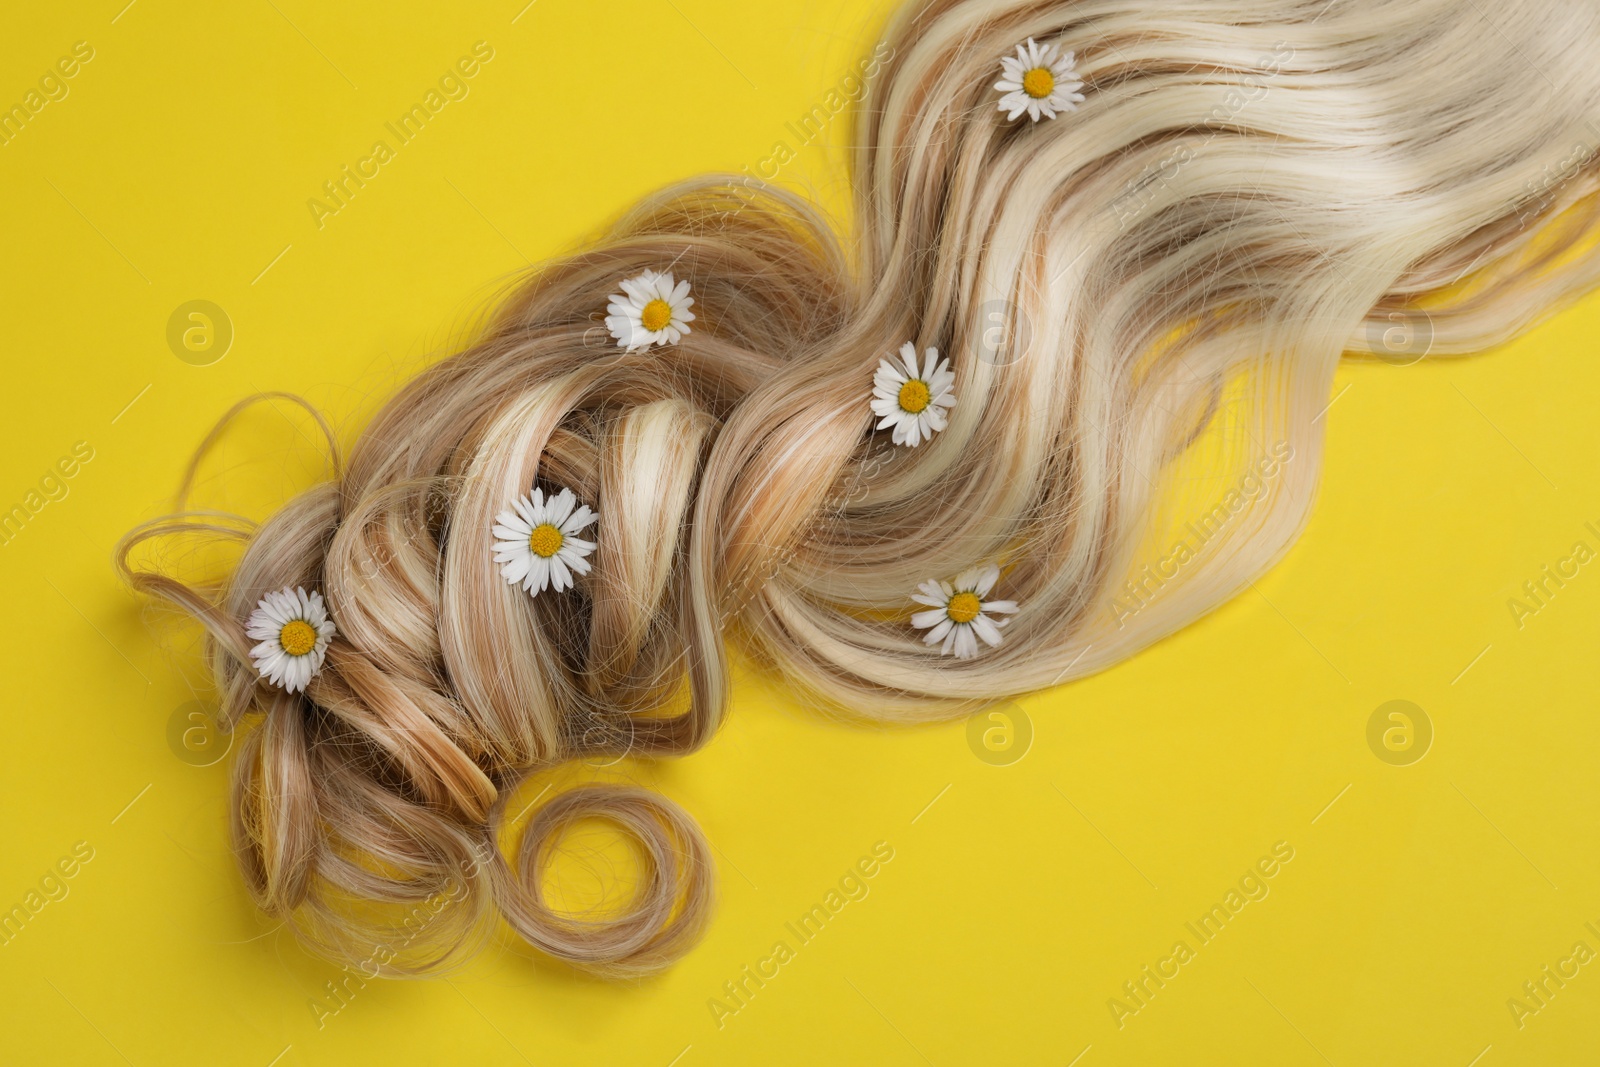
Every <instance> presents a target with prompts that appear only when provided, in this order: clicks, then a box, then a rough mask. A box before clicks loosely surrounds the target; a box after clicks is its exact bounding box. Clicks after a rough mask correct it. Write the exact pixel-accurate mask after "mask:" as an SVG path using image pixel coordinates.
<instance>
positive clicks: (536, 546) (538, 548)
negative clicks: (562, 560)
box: [528, 522, 565, 559]
mask: <svg viewBox="0 0 1600 1067" xmlns="http://www.w3.org/2000/svg"><path fill="white" fill-rule="evenodd" d="M563 540H565V538H563V537H562V536H561V531H560V530H558V529H556V528H555V527H554V526H552V525H550V524H549V523H548V522H542V523H540V524H539V525H538V526H535V527H534V528H533V532H532V533H531V534H529V535H528V551H530V552H532V553H533V554H534V555H536V556H543V557H544V558H545V559H549V558H550V557H551V556H553V555H555V554H556V552H557V550H559V549H560V548H561V542H562V541H563Z"/></svg>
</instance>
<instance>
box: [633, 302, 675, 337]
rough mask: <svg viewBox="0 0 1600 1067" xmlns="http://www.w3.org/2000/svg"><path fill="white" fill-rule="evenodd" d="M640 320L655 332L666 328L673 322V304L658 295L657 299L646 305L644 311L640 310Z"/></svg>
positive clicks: (645, 326) (646, 327)
mask: <svg viewBox="0 0 1600 1067" xmlns="http://www.w3.org/2000/svg"><path fill="white" fill-rule="evenodd" d="M639 321H640V322H641V323H642V324H643V325H644V328H645V329H647V330H649V331H650V332H651V333H655V332H656V331H657V330H664V329H666V328H667V326H668V324H670V323H671V322H672V305H671V304H669V303H667V302H666V301H665V300H662V299H661V298H660V297H656V299H654V300H652V301H650V303H648V304H646V305H645V306H644V310H643V311H641V312H639Z"/></svg>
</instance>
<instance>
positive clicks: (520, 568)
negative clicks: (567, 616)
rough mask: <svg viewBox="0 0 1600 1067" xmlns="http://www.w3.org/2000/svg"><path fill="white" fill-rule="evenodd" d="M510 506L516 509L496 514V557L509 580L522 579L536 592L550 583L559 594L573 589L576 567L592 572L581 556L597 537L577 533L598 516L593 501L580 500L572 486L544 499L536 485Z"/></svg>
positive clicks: (512, 582)
mask: <svg viewBox="0 0 1600 1067" xmlns="http://www.w3.org/2000/svg"><path fill="white" fill-rule="evenodd" d="M511 506H512V508H513V509H515V510H512V511H502V512H501V513H500V514H498V515H496V516H495V523H496V525H495V528H494V535H495V537H497V538H499V540H497V541H496V542H495V543H494V561H495V562H496V563H498V564H500V573H501V574H502V575H503V576H504V577H505V580H506V581H507V582H508V583H510V584H513V585H515V584H516V583H517V582H521V583H522V588H524V589H526V590H527V591H528V595H529V596H538V595H539V594H540V593H542V592H544V590H545V587H546V586H548V587H550V588H552V589H554V590H555V591H556V592H558V593H559V592H561V591H562V590H564V589H570V588H571V587H572V585H573V584H574V582H573V577H572V575H573V573H574V572H576V573H578V574H588V573H589V561H588V560H586V559H584V558H583V557H585V556H587V555H588V554H589V553H591V552H593V551H594V542H593V541H585V540H582V539H581V538H579V537H578V536H577V534H578V531H580V530H582V529H583V528H584V527H585V526H588V525H589V524H590V523H592V522H594V521H595V520H596V519H598V518H599V517H600V516H598V515H596V514H595V513H594V512H592V511H590V510H589V505H587V504H583V505H579V504H578V498H577V497H576V496H574V495H573V493H572V490H571V489H563V490H561V492H559V493H551V494H550V498H549V499H548V500H546V499H545V495H544V492H543V490H540V489H537V488H536V489H534V491H533V493H532V495H528V496H520V497H518V498H517V499H516V500H513V501H512V502H511ZM574 508H576V510H574Z"/></svg>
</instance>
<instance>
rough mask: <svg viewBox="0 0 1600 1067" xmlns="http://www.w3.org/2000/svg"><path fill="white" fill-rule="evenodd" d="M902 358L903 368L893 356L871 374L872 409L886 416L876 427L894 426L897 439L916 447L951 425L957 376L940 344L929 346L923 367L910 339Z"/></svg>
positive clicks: (902, 352) (897, 442)
mask: <svg viewBox="0 0 1600 1067" xmlns="http://www.w3.org/2000/svg"><path fill="white" fill-rule="evenodd" d="M900 359H901V360H902V361H903V362H904V364H905V367H904V369H903V370H902V368H901V367H900V366H898V365H896V364H895V363H893V362H892V361H890V360H887V359H880V360H878V371H877V373H876V374H874V375H873V376H872V411H873V414H875V415H882V416H883V419H882V420H881V421H880V422H879V423H878V425H877V427H876V429H879V430H882V429H885V428H887V427H890V426H893V427H894V443H895V444H897V445H910V446H912V447H913V448H915V447H916V446H917V444H918V442H920V441H922V440H924V439H927V440H932V439H933V435H934V433H935V432H936V431H938V430H942V429H944V428H945V426H947V425H949V424H948V423H947V422H946V421H945V413H946V409H947V408H952V407H955V404H956V395H955V393H952V392H951V391H950V387H951V386H952V385H954V384H955V380H956V376H955V372H954V371H952V370H950V361H949V360H948V359H940V358H939V350H938V349H937V348H930V349H928V351H927V363H926V365H925V366H924V367H923V368H922V370H920V371H919V370H917V346H916V345H914V344H912V343H911V342H910V341H907V342H906V343H905V344H903V345H901V346H900Z"/></svg>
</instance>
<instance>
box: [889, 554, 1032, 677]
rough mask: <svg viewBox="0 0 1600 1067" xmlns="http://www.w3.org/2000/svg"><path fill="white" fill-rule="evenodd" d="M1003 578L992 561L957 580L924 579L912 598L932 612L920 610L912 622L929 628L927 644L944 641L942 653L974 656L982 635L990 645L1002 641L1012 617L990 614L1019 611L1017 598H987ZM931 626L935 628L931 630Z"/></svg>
mask: <svg viewBox="0 0 1600 1067" xmlns="http://www.w3.org/2000/svg"><path fill="white" fill-rule="evenodd" d="M999 579H1000V568H999V567H997V566H996V565H995V564H993V563H990V564H987V565H985V566H982V567H974V568H972V569H971V570H969V571H963V572H962V573H960V574H958V575H957V576H956V578H955V581H953V582H923V583H922V584H921V585H919V586H918V587H917V592H916V593H915V594H913V595H912V597H911V599H912V600H915V601H916V602H917V603H918V604H926V605H928V607H930V608H932V609H933V610H932V611H919V612H917V613H916V614H915V615H913V616H911V625H912V626H915V627H916V628H917V629H919V630H927V631H928V632H927V633H926V634H924V635H923V637H922V642H923V644H927V645H934V644H938V643H939V642H940V641H943V642H944V644H943V645H942V646H940V648H939V655H941V656H948V655H949V654H950V653H951V652H954V653H955V654H956V658H957V659H971V658H972V657H973V656H976V655H977V654H978V638H980V637H981V638H983V643H984V644H986V645H988V646H989V647H990V648H994V647H996V646H998V645H999V644H1000V627H1002V626H1004V625H1005V624H1006V623H1008V622H1010V621H1011V620H1010V619H991V618H989V613H990V612H993V613H995V614H997V615H1010V614H1012V613H1014V612H1015V611H1016V610H1017V603H1016V601H1014V600H985V599H984V598H985V597H987V596H988V595H989V590H991V589H993V588H994V583H995V582H996V581H998V580H999ZM930 627H931V629H930Z"/></svg>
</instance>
